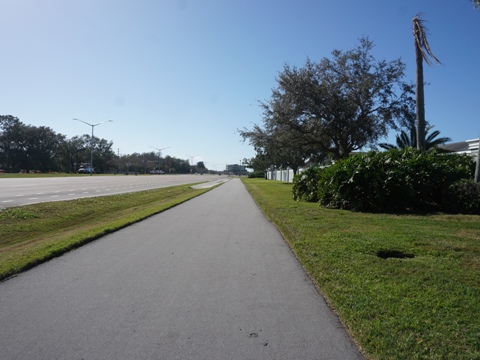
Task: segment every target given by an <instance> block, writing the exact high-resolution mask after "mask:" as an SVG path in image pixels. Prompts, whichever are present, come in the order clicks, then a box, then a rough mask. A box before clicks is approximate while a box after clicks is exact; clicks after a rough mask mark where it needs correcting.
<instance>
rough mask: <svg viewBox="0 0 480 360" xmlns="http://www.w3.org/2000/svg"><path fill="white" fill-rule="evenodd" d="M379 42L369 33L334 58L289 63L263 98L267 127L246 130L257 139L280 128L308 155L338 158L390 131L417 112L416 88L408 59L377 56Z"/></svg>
mask: <svg viewBox="0 0 480 360" xmlns="http://www.w3.org/2000/svg"><path fill="white" fill-rule="evenodd" d="M373 47H374V44H373V42H372V41H370V40H369V39H368V38H365V37H364V38H361V39H360V44H359V45H358V46H357V47H355V48H354V49H352V50H349V51H340V50H335V51H333V52H332V56H331V58H323V59H322V60H321V61H320V62H318V63H314V62H312V61H310V60H309V59H307V61H306V63H305V65H304V66H303V67H300V68H297V67H295V66H289V65H285V66H284V69H283V71H282V72H281V73H279V75H278V76H277V79H276V80H277V83H278V86H277V87H276V88H275V89H273V90H272V96H271V99H270V100H268V101H266V102H263V103H261V104H262V107H263V109H264V113H263V126H258V125H256V126H255V127H254V129H253V130H252V131H250V132H249V131H248V130H245V131H244V132H243V133H241V135H242V136H243V137H244V139H245V138H250V139H251V140H252V139H253V138H254V136H256V135H261V134H262V131H263V132H265V133H267V134H270V131H269V129H271V128H275V129H277V131H278V132H280V133H284V134H288V136H287V135H286V136H284V137H285V138H286V139H288V138H290V139H294V142H293V141H291V142H289V143H294V144H295V147H294V148H295V149H298V150H300V151H301V152H302V153H303V155H304V156H306V157H309V156H310V157H311V158H320V157H327V156H328V157H331V158H333V159H341V158H345V157H347V156H349V154H350V153H351V152H353V151H355V150H359V149H361V148H363V147H365V146H366V145H368V144H373V143H375V142H376V141H377V140H378V139H379V138H380V137H382V136H386V134H387V132H388V130H390V129H391V128H392V127H393V128H396V127H397V124H399V123H402V121H403V120H404V119H405V118H407V117H408V116H410V117H411V116H412V109H413V107H414V106H413V95H412V94H413V91H412V86H410V85H408V84H405V83H404V82H403V78H404V71H405V65H404V63H403V62H402V61H401V60H400V59H396V60H393V61H386V60H376V59H375V58H374V57H373V55H372V54H371V52H372V49H373ZM402 124H403V123H402ZM279 138H283V136H279V134H276V136H275V138H274V139H279ZM267 140H268V137H267ZM285 143H287V142H285ZM268 146H270V147H271V148H272V149H275V148H277V147H278V146H280V145H276V144H275V143H274V142H269V144H267V145H264V146H263V147H262V149H265V148H267V149H268ZM264 153H265V152H264ZM267 155H268V153H267Z"/></svg>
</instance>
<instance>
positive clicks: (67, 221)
mask: <svg viewBox="0 0 480 360" xmlns="http://www.w3.org/2000/svg"><path fill="white" fill-rule="evenodd" d="M206 191H208V189H192V188H190V186H189V185H181V186H175V187H168V188H162V189H157V190H149V191H141V192H135V193H130V194H119V195H113V196H101V197H94V198H85V199H78V200H71V201H59V202H51V203H42V204H35V205H27V206H20V207H12V208H6V209H2V210H0V280H2V279H5V278H7V277H9V276H12V275H14V274H17V273H19V272H21V271H23V270H26V269H29V268H31V267H33V266H35V265H37V264H39V263H42V262H44V261H46V260H49V259H51V258H53V257H55V256H58V255H61V254H63V253H65V252H66V251H69V250H71V249H73V248H76V247H79V246H81V245H83V244H85V243H88V242H90V241H93V240H95V239H98V238H99V237H101V236H103V235H106V234H108V233H111V232H114V231H116V230H118V229H121V228H123V227H125V226H128V225H130V224H133V223H135V222H138V221H140V220H142V219H145V218H147V217H149V216H151V215H154V214H157V213H159V212H161V211H164V210H165V209H168V208H171V207H172V206H175V205H177V204H180V203H182V202H184V201H186V200H189V199H191V198H193V197H195V196H198V195H200V194H202V193H204V192H206Z"/></svg>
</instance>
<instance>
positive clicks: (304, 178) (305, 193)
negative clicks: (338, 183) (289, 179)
mask: <svg viewBox="0 0 480 360" xmlns="http://www.w3.org/2000/svg"><path fill="white" fill-rule="evenodd" d="M321 173H322V169H320V168H318V167H313V166H312V167H309V168H308V169H306V170H305V171H303V172H302V173H300V174H297V175H295V176H294V177H293V199H294V200H296V201H299V200H303V201H308V202H317V201H318V200H319V198H318V182H319V181H320V175H321Z"/></svg>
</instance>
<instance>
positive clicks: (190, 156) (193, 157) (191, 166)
mask: <svg viewBox="0 0 480 360" xmlns="http://www.w3.org/2000/svg"><path fill="white" fill-rule="evenodd" d="M187 156H188V157H189V158H190V174H191V173H193V159H195V158H196V157H197V156H198V155H195V156H192V155H187Z"/></svg>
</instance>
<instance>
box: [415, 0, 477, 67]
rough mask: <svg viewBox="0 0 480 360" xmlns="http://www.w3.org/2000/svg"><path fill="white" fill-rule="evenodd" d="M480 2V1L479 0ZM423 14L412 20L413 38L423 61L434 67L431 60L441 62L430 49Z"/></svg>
mask: <svg viewBox="0 0 480 360" xmlns="http://www.w3.org/2000/svg"><path fill="white" fill-rule="evenodd" d="M478 1H480V0H478ZM422 15H423V14H422V13H419V14H417V15H415V16H414V17H413V19H412V22H413V36H414V38H415V43H416V45H417V48H418V49H419V50H420V52H421V54H422V57H423V60H425V62H426V63H427V64H428V65H432V61H431V59H432V60H433V61H434V62H435V63H437V64H441V62H440V60H438V59H437V58H436V56H435V55H433V52H432V50H431V49H430V45H429V44H428V40H427V30H428V29H427V28H426V27H425V20H423V19H422V18H421V16H422Z"/></svg>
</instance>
